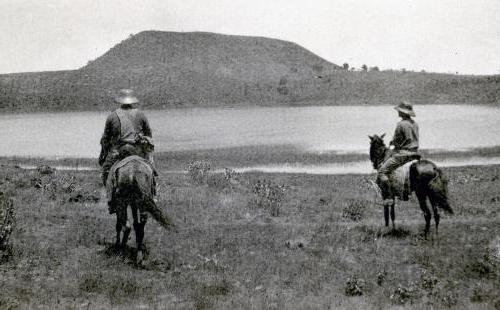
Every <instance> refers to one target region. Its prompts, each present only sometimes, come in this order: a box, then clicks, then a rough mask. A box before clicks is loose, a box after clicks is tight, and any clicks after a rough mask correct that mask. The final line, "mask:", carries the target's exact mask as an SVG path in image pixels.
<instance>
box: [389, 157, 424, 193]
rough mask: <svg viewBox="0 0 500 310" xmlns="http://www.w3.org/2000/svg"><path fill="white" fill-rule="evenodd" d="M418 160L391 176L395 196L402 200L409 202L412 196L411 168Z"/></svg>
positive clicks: (405, 165)
mask: <svg viewBox="0 0 500 310" xmlns="http://www.w3.org/2000/svg"><path fill="white" fill-rule="evenodd" d="M417 161H418V160H412V161H409V162H407V163H406V164H404V165H403V166H401V167H399V168H397V169H396V170H394V172H393V173H392V174H391V177H390V180H391V186H392V192H393V194H394V196H396V197H398V198H399V199H400V200H403V201H408V199H409V196H410V194H411V189H410V167H411V165H413V164H414V163H415V162H417Z"/></svg>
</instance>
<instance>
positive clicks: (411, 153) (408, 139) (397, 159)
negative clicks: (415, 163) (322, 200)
mask: <svg viewBox="0 0 500 310" xmlns="http://www.w3.org/2000/svg"><path fill="white" fill-rule="evenodd" d="M394 109H396V111H398V115H399V117H401V118H402V120H401V121H400V122H398V124H397V126H396V130H395V132H394V137H393V138H392V141H391V142H390V145H393V146H394V149H393V150H392V153H391V155H390V156H389V157H388V158H387V159H386V160H385V161H384V162H383V163H382V164H381V166H380V167H379V169H378V183H379V186H380V188H381V190H382V193H383V196H384V197H392V192H391V186H390V181H389V176H390V174H391V173H392V172H393V171H394V170H396V169H397V168H398V167H400V166H402V165H404V164H405V163H407V162H409V161H412V160H413V159H415V158H416V157H418V146H419V145H418V125H417V123H416V122H415V121H414V120H413V119H412V118H411V117H412V116H415V112H414V111H413V106H412V104H411V103H409V102H407V101H403V102H401V103H400V104H398V105H397V106H396V107H394ZM384 203H387V204H389V203H392V199H390V201H384Z"/></svg>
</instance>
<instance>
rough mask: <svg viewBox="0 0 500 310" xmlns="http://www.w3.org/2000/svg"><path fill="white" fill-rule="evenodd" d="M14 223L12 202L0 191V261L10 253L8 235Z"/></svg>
mask: <svg viewBox="0 0 500 310" xmlns="http://www.w3.org/2000/svg"><path fill="white" fill-rule="evenodd" d="M14 224H15V218H14V203H13V201H12V199H11V198H9V197H5V195H4V194H3V193H2V192H0V262H1V261H3V260H4V259H6V258H8V256H9V255H10V249H11V247H10V235H11V233H12V230H13V228H14Z"/></svg>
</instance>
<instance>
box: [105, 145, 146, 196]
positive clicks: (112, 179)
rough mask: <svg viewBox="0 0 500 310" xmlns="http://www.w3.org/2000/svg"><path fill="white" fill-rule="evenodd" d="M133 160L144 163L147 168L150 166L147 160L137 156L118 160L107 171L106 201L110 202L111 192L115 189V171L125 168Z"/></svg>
mask: <svg viewBox="0 0 500 310" xmlns="http://www.w3.org/2000/svg"><path fill="white" fill-rule="evenodd" d="M134 160H137V161H140V162H143V163H146V164H147V165H148V166H151V165H150V163H149V162H148V161H147V160H145V159H144V158H142V157H140V156H137V155H132V156H128V157H125V158H124V159H122V160H119V161H117V162H116V163H114V164H113V166H111V168H110V169H109V174H108V179H107V180H106V192H107V195H108V201H110V200H111V199H112V197H113V192H114V190H115V188H116V183H117V179H116V172H117V170H118V169H120V168H121V167H123V166H125V165H126V164H128V163H129V162H131V161H134Z"/></svg>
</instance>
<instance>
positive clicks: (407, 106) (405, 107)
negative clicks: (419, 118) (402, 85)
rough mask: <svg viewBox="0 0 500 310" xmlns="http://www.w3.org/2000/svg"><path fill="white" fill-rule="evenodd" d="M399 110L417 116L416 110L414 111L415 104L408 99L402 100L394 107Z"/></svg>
mask: <svg viewBox="0 0 500 310" xmlns="http://www.w3.org/2000/svg"><path fill="white" fill-rule="evenodd" d="M394 109H396V110H397V111H399V112H401V113H403V114H406V115H409V116H415V112H413V106H412V104H411V103H409V102H408V101H402V102H401V103H400V104H398V105H397V106H395V107H394Z"/></svg>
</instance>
